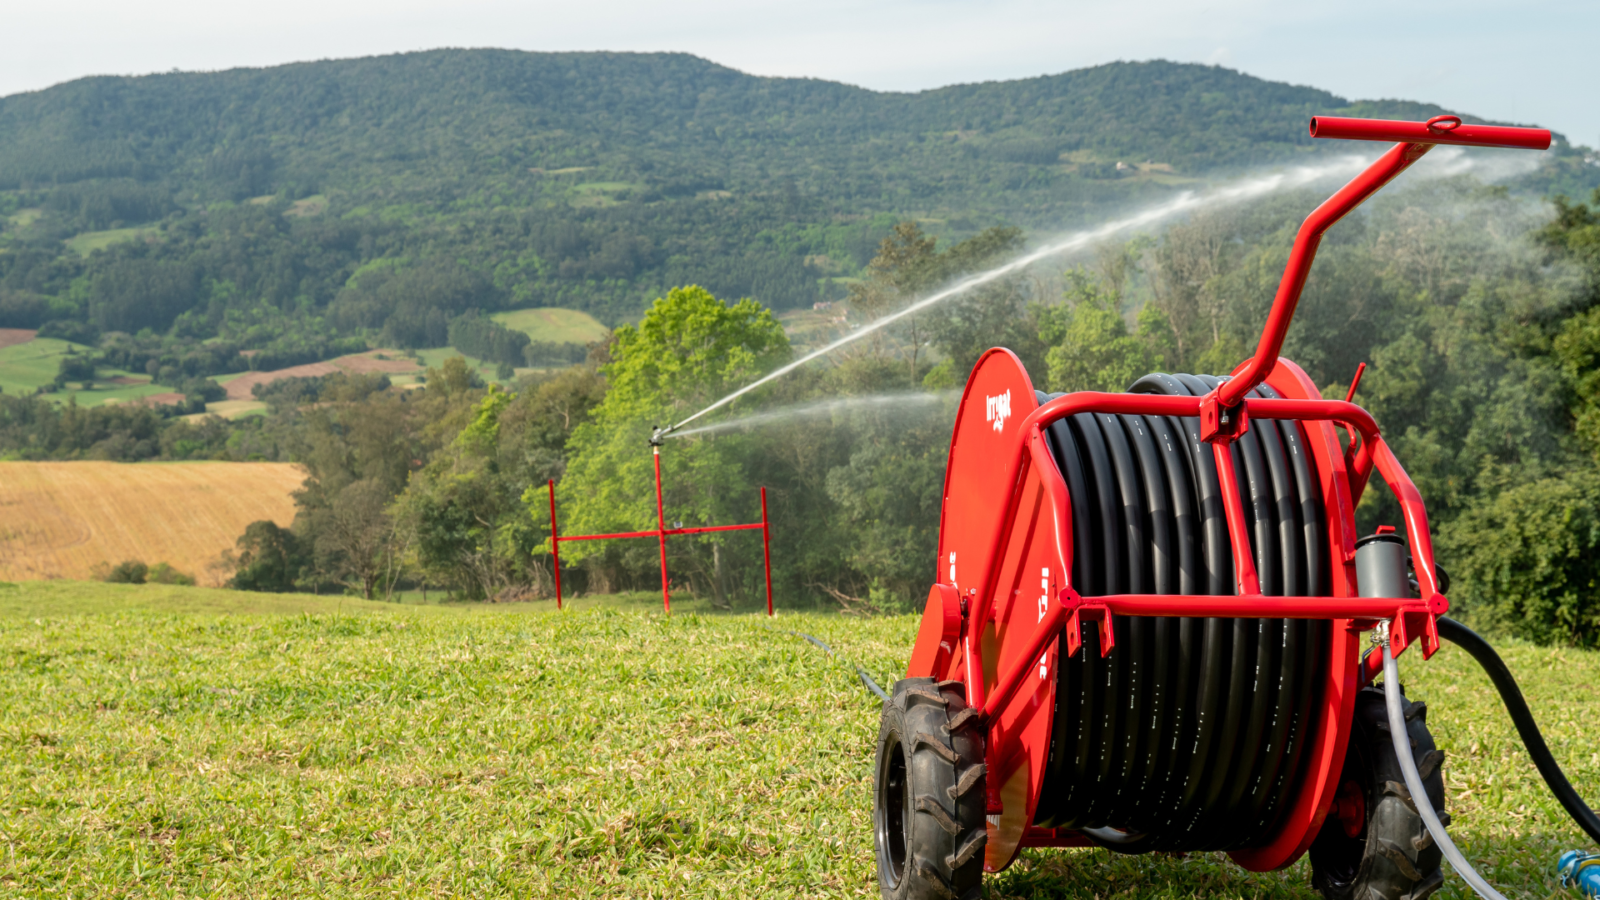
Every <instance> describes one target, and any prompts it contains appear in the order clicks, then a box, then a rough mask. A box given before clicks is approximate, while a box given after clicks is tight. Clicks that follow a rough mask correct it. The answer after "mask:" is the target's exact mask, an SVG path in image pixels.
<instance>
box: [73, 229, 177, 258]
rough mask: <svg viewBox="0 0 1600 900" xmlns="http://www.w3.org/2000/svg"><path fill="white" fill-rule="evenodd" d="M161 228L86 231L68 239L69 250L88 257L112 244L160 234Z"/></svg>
mask: <svg viewBox="0 0 1600 900" xmlns="http://www.w3.org/2000/svg"><path fill="white" fill-rule="evenodd" d="M160 233H161V229H159V228H150V227H146V228H112V229H109V230H107V231H85V232H83V233H82V234H78V235H74V236H73V237H70V238H67V241H66V244H67V249H68V250H71V251H72V252H74V253H76V254H78V255H79V256H88V255H89V254H90V253H93V252H94V251H96V250H103V249H105V248H106V247H109V246H111V245H112V244H120V243H122V242H123V241H132V240H138V239H140V238H145V237H149V236H151V235H155V234H160Z"/></svg>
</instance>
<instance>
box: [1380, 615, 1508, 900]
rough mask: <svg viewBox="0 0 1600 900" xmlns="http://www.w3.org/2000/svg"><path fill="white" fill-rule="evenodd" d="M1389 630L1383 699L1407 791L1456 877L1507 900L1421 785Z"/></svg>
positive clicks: (1486, 898) (1486, 897)
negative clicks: (1455, 838)
mask: <svg viewBox="0 0 1600 900" xmlns="http://www.w3.org/2000/svg"><path fill="white" fill-rule="evenodd" d="M1387 632H1388V629H1386V628H1385V629H1383V633H1382V635H1381V639H1382V642H1383V699H1384V704H1385V705H1386V706H1387V707H1388V709H1389V737H1390V738H1392V739H1393V740H1394V755H1395V756H1396V757H1398V758H1399V760H1400V771H1401V773H1402V774H1404V775H1405V779H1406V789H1407V790H1409V791H1411V799H1412V801H1413V802H1414V803H1416V805H1417V812H1418V813H1419V814H1420V815H1421V816H1422V824H1423V825H1425V826H1427V828H1428V833H1429V834H1431V835H1433V840H1434V843H1436V844H1438V845H1439V849H1440V850H1443V851H1444V856H1445V859H1448V860H1450V866H1451V868H1454V869H1455V870H1456V874H1457V875H1460V876H1461V877H1462V878H1464V879H1466V882H1467V884H1469V885H1471V886H1472V889H1473V890H1474V891H1477V892H1478V896H1480V897H1482V898H1483V900H1506V898H1505V897H1504V896H1502V895H1501V893H1500V892H1499V891H1497V890H1495V889H1494V888H1492V887H1490V886H1489V882H1487V881H1484V880H1483V876H1482V875H1479V874H1478V870H1476V869H1474V868H1473V867H1472V864H1471V863H1469V862H1467V858H1466V857H1465V856H1462V855H1461V851H1460V850H1457V849H1456V845H1455V843H1454V842H1452V841H1451V840H1450V835H1448V834H1446V833H1445V830H1444V823H1442V822H1440V821H1439V816H1438V814H1437V813H1435V812H1434V811H1433V804H1432V803H1430V802H1429V801H1428V791H1427V788H1425V787H1423V785H1422V774H1421V773H1420V772H1418V771H1417V761H1416V760H1415V759H1413V758H1412V757H1411V735H1410V734H1409V733H1408V732H1407V731H1406V716H1405V712H1404V710H1402V709H1401V708H1400V667H1399V666H1397V665H1395V662H1394V654H1392V653H1391V652H1390V651H1389V640H1388V637H1389V636H1388V633H1387Z"/></svg>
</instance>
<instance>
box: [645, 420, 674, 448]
mask: <svg viewBox="0 0 1600 900" xmlns="http://www.w3.org/2000/svg"><path fill="white" fill-rule="evenodd" d="M671 431H672V428H671V427H667V428H662V427H661V426H660V425H657V426H655V430H654V431H652V432H650V446H652V447H659V446H661V441H662V439H663V438H665V437H666V436H667V434H668V433H670V432H671Z"/></svg>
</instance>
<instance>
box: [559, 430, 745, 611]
mask: <svg viewBox="0 0 1600 900" xmlns="http://www.w3.org/2000/svg"><path fill="white" fill-rule="evenodd" d="M661 434H662V432H661V431H660V430H657V432H656V434H655V435H653V436H652V437H651V438H650V455H651V458H652V459H653V460H654V462H655V468H656V527H655V530H654V531H624V532H618V533H616V534H577V535H567V536H562V535H560V534H559V533H558V532H557V530H556V482H555V479H553V478H552V479H550V481H549V482H548V486H549V488H550V556H551V559H552V561H553V565H552V567H551V568H552V571H553V572H554V574H555V582H556V608H557V609H560V608H561V543H562V542H563V541H605V540H613V539H618V538H646V537H653V538H655V539H656V540H658V541H659V542H660V544H661V608H662V609H663V610H664V611H666V612H667V613H669V614H670V613H671V612H672V594H671V592H670V589H669V582H668V579H667V538H668V537H669V536H671V535H680V534H708V533H710V532H713V531H750V530H753V529H756V528H759V529H761V555H762V563H763V565H764V566H765V569H766V577H767V615H769V616H770V615H772V542H771V539H770V538H771V535H770V531H769V529H768V527H767V489H766V488H765V487H763V488H761V521H759V522H752V523H750V524H748V525H710V526H706V527H703V528H668V527H667V514H666V511H665V508H664V507H663V506H662V503H661Z"/></svg>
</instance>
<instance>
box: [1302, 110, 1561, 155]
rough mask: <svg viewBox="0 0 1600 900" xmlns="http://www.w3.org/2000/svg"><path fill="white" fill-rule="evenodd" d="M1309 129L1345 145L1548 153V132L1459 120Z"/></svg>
mask: <svg viewBox="0 0 1600 900" xmlns="http://www.w3.org/2000/svg"><path fill="white" fill-rule="evenodd" d="M1310 127H1311V136H1312V137H1314V138H1331V139H1334V140H1344V141H1409V142H1411V143H1413V144H1456V145H1459V146H1466V147H1506V148H1510V149H1514V150H1549V149H1550V131H1549V130H1548V129H1545V128H1513V127H1508V126H1504V125H1469V124H1467V123H1465V122H1462V121H1461V118H1460V117H1459V116H1434V117H1433V118H1432V119H1429V120H1428V121H1426V122H1400V121H1395V120H1392V119H1350V118H1345V117H1343V116H1313V117H1312V119H1311V126H1310Z"/></svg>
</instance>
